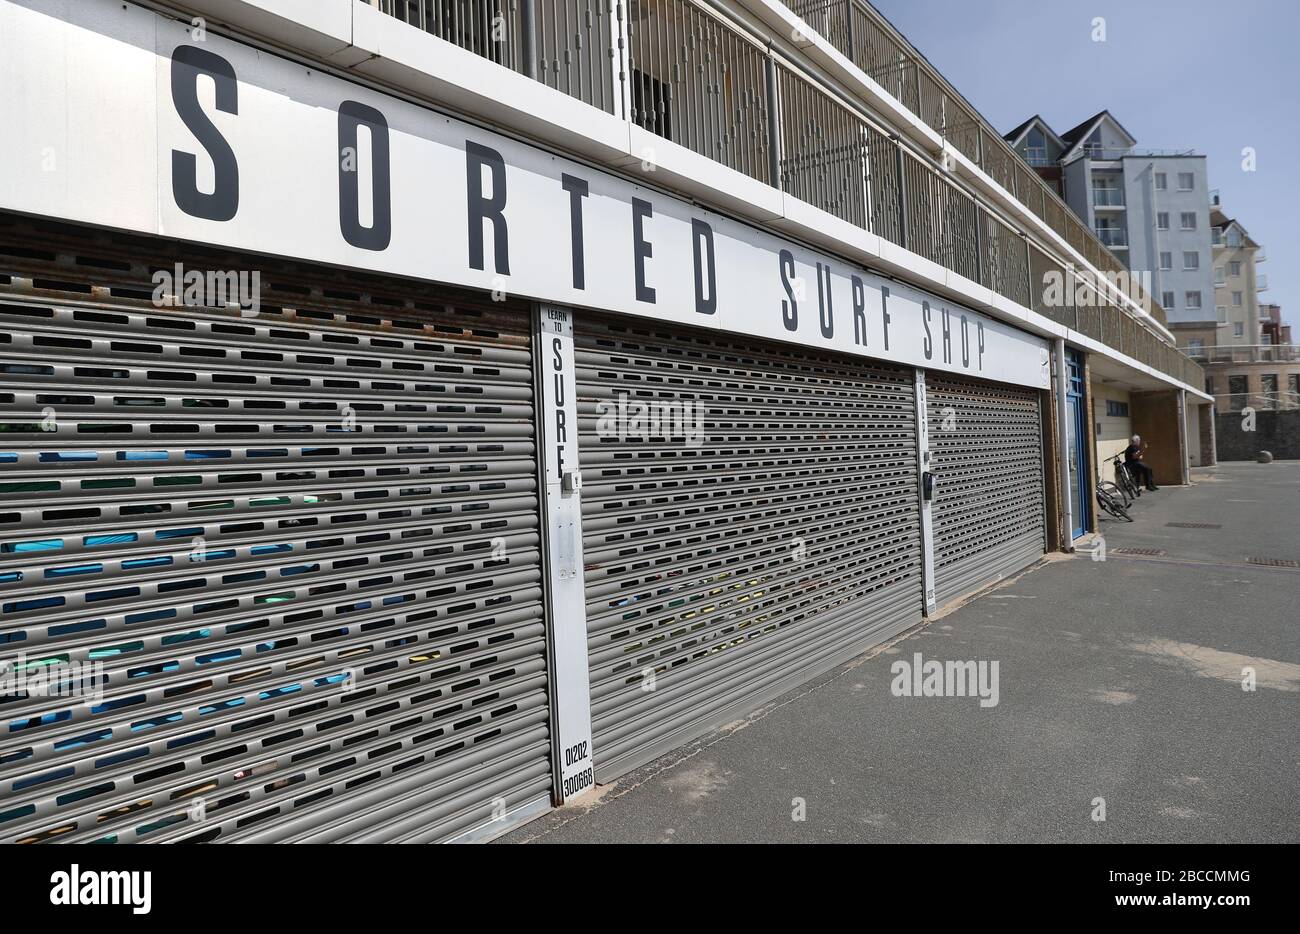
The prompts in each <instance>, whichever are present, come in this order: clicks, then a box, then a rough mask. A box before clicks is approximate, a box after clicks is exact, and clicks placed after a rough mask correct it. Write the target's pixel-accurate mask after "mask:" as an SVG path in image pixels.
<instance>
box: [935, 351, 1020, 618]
mask: <svg viewBox="0 0 1300 934" xmlns="http://www.w3.org/2000/svg"><path fill="white" fill-rule="evenodd" d="M926 405H927V407H928V409H929V424H930V457H931V464H932V466H931V470H932V471H933V472H934V474H935V476H936V478H937V479H938V486H937V488H936V491H935V499H934V576H935V599H936V601H937V602H938V604H939V605H940V606H942V605H943V604H945V603H949V602H951V601H952V600H955V599H957V598H958V597H961V596H964V595H965V594H968V593H970V592H971V591H973V590H978V589H979V588H980V587H983V586H985V585H987V584H990V583H993V582H994V581H996V580H999V579H1000V578H1002V577H1005V576H1006V575H1008V574H1010V573H1013V572H1014V571H1018V570H1020V569H1021V568H1023V567H1025V566H1026V565H1029V564H1032V563H1033V562H1034V561H1036V560H1037V559H1039V558H1041V557H1042V556H1043V552H1044V551H1045V549H1046V532H1045V527H1044V519H1043V451H1042V431H1041V428H1040V425H1039V403H1038V393H1036V392H1034V391H1033V390H1031V389H1021V388H1019V387H1016V386H1007V385H1002V384H995V383H986V382H981V381H977V380H970V379H961V378H956V377H951V376H946V375H944V374H942V373H935V372H927V373H926Z"/></svg>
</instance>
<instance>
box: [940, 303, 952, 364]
mask: <svg viewBox="0 0 1300 934" xmlns="http://www.w3.org/2000/svg"><path fill="white" fill-rule="evenodd" d="M939 321H940V325H941V327H940V331H941V333H942V334H943V362H944V363H952V326H951V325H950V324H949V323H948V309H947V308H944V309H942V310H941V311H940V312H939Z"/></svg>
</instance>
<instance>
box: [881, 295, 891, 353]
mask: <svg viewBox="0 0 1300 934" xmlns="http://www.w3.org/2000/svg"><path fill="white" fill-rule="evenodd" d="M890 320H891V319H890V317H889V288H888V286H881V287H880V327H881V329H882V330H883V331H884V334H885V349H886V350H888V349H889V322H890Z"/></svg>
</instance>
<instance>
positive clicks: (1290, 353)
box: [1186, 344, 1300, 364]
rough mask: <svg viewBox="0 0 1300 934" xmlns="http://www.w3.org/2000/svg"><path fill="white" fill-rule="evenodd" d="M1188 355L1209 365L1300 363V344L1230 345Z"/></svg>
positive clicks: (1200, 350) (1188, 351)
mask: <svg viewBox="0 0 1300 934" xmlns="http://www.w3.org/2000/svg"><path fill="white" fill-rule="evenodd" d="M1186 353H1187V355H1188V356H1189V357H1191V358H1192V359H1193V360H1196V361H1198V362H1201V363H1207V364H1215V363H1218V364H1224V363H1300V344H1230V345H1223V346H1218V347H1201V348H1196V349H1189V350H1187V351H1186Z"/></svg>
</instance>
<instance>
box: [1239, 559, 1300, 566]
mask: <svg viewBox="0 0 1300 934" xmlns="http://www.w3.org/2000/svg"><path fill="white" fill-rule="evenodd" d="M1246 563H1247V564H1258V565H1259V566H1260V567H1264V568H1300V561H1292V560H1291V559H1290V558H1247V559H1246Z"/></svg>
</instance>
